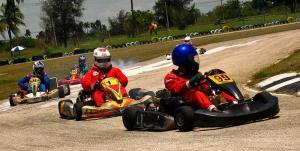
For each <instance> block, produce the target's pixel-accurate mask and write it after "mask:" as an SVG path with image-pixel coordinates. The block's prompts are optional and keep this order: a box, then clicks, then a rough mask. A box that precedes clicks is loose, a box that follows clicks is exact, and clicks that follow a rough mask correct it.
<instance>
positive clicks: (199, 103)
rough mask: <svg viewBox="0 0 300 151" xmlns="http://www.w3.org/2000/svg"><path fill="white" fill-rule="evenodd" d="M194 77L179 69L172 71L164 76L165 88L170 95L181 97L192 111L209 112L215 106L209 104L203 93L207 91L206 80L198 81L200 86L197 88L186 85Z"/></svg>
mask: <svg viewBox="0 0 300 151" xmlns="http://www.w3.org/2000/svg"><path fill="white" fill-rule="evenodd" d="M194 75H195V74H186V73H185V72H184V69H181V68H179V69H178V70H173V71H171V72H170V73H168V74H167V75H166V76H165V79H164V83H165V87H166V89H168V90H169V91H171V93H172V94H177V95H179V96H181V97H183V98H184V99H185V100H186V102H187V103H188V104H189V105H191V106H192V107H193V108H194V109H200V108H201V109H207V110H210V111H211V110H212V109H213V108H215V105H213V104H212V103H211V101H210V100H209V98H208V96H207V95H206V94H205V93H204V91H208V90H209V86H208V85H207V84H206V79H204V80H202V81H200V85H199V86H197V87H190V86H189V85H187V82H188V80H189V79H190V78H192V77H193V76H194Z"/></svg>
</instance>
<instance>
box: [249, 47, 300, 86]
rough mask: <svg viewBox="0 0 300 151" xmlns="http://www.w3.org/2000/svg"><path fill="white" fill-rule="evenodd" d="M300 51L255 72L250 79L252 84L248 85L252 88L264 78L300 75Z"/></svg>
mask: <svg viewBox="0 0 300 151" xmlns="http://www.w3.org/2000/svg"><path fill="white" fill-rule="evenodd" d="M299 60H300V49H299V50H296V51H295V52H294V53H292V54H291V55H290V56H289V57H287V58H285V59H283V60H281V61H279V62H278V63H276V64H273V65H271V66H269V67H267V68H265V69H262V70H261V71H259V72H257V73H256V74H254V75H253V77H252V80H251V81H252V82H251V83H250V84H249V85H251V86H253V85H254V84H256V83H258V82H259V81H262V80H264V79H266V78H269V77H272V76H275V75H278V74H281V73H287V72H298V73H300V62H299Z"/></svg>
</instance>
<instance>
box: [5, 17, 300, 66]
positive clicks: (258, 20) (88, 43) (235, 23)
mask: <svg viewBox="0 0 300 151" xmlns="http://www.w3.org/2000/svg"><path fill="white" fill-rule="evenodd" d="M288 16H292V17H294V18H296V17H300V13H294V14H288ZM286 19H287V15H268V14H267V15H266V16H265V17H264V16H263V15H260V16H251V17H246V18H245V20H244V21H242V20H240V19H230V20H227V22H226V24H224V25H228V26H230V27H233V28H237V27H240V26H242V25H249V24H252V25H253V24H263V23H264V22H267V23H268V22H272V21H276V20H286ZM217 28H220V25H214V24H213V23H203V22H201V23H197V24H195V25H191V26H188V27H187V28H186V29H185V30H178V29H177V28H171V29H170V30H169V31H168V30H166V29H160V30H159V32H158V35H152V36H151V35H150V34H149V33H147V32H146V33H141V34H138V35H136V37H134V38H130V37H127V36H125V35H121V36H114V37H112V38H110V39H106V41H105V42H103V43H101V42H100V40H98V39H97V38H85V39H83V40H81V41H80V42H79V46H74V45H73V43H72V42H70V43H69V46H68V48H63V47H59V48H51V49H50V52H52V53H54V52H70V51H72V50H73V49H74V48H76V47H79V48H95V47H99V46H107V45H115V44H122V43H126V42H132V41H143V40H151V39H152V38H153V37H164V36H169V35H171V36H174V35H180V34H186V33H191V32H205V31H210V30H212V29H217ZM43 53H44V51H42V50H40V49H39V48H31V49H29V50H25V51H22V52H21V56H20V57H24V58H30V57H32V56H36V55H42V54H43ZM17 57H18V56H17ZM9 58H11V57H10V52H2V53H0V60H7V59H9Z"/></svg>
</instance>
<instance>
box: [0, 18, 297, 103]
mask: <svg viewBox="0 0 300 151" xmlns="http://www.w3.org/2000/svg"><path fill="white" fill-rule="evenodd" d="M293 29H300V23H297V24H287V25H282V26H273V27H268V28H258V29H254V30H245V31H238V32H231V33H225V34H220V35H209V36H203V37H199V38H195V39H193V43H194V44H195V45H196V46H200V45H205V44H209V43H215V42H221V41H228V40H234V39H240V38H246V37H251V36H257V35H263V34H269V33H275V32H281V31H286V30H293ZM179 43H181V41H166V42H158V43H154V44H147V45H140V46H135V47H128V48H119V49H113V50H112V51H111V53H112V56H113V60H118V59H122V60H124V61H125V62H126V61H129V60H130V61H133V62H140V61H145V60H149V59H152V58H156V57H159V56H162V55H164V54H166V53H168V52H171V50H172V49H173V48H174V46H175V45H177V44H179ZM85 55H86V56H87V58H88V63H89V64H92V60H93V59H92V53H87V54H85ZM77 59H78V56H70V57H65V58H56V59H50V60H45V65H46V71H47V73H48V75H50V76H56V77H58V78H63V77H65V76H66V75H67V74H68V72H69V71H70V68H71V67H73V66H74V64H76V62H77ZM31 72H32V63H31V62H27V63H22V64H13V65H7V66H1V67H0V99H4V98H7V96H8V95H9V94H10V93H12V92H14V91H16V90H17V89H18V87H17V84H16V83H17V81H18V80H19V79H20V78H21V77H23V76H24V75H25V74H28V73H31Z"/></svg>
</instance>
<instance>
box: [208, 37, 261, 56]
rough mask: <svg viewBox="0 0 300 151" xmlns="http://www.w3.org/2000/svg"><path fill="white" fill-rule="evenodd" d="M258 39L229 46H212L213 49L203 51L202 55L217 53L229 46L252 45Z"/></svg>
mask: <svg viewBox="0 0 300 151" xmlns="http://www.w3.org/2000/svg"><path fill="white" fill-rule="evenodd" d="M258 41H260V40H254V41H250V42H247V43H243V44H236V45H231V46H222V47H217V48H214V49H210V50H207V52H206V53H204V55H210V54H213V53H217V52H220V51H223V50H225V49H229V48H234V47H244V46H249V45H253V44H255V43H256V42H258Z"/></svg>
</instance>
